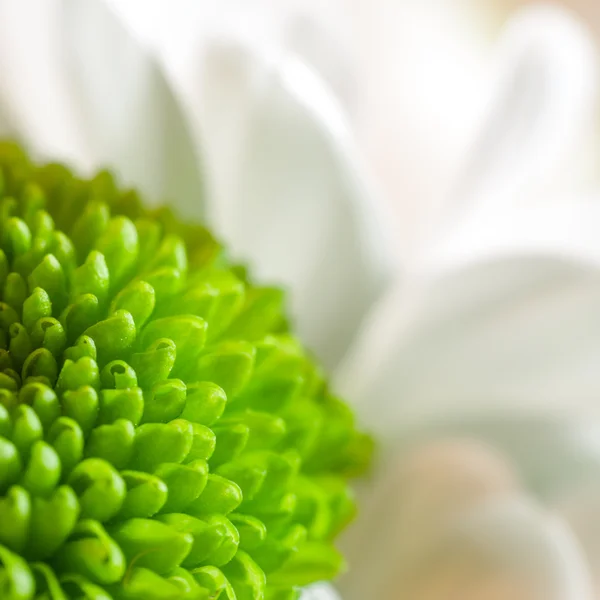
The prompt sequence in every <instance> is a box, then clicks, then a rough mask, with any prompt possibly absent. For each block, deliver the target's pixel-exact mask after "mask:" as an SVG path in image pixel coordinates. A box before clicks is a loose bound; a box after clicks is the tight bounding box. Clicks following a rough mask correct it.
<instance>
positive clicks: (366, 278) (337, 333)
mask: <svg viewBox="0 0 600 600" xmlns="http://www.w3.org/2000/svg"><path fill="white" fill-rule="evenodd" d="M200 87H201V89H202V90H203V95H204V97H203V101H202V103H201V105H199V109H200V111H201V112H202V114H203V115H204V116H205V117H206V118H205V126H204V131H205V139H206V149H207V160H208V162H209V165H210V166H211V168H212V170H213V174H214V180H213V183H214V192H215V194H214V199H215V201H214V203H213V204H211V206H210V213H209V216H210V218H211V219H212V220H213V222H214V224H215V225H216V226H217V228H218V230H219V231H220V232H221V233H222V234H223V236H224V238H225V239H227V240H228V242H229V243H230V244H231V247H232V249H233V251H234V252H235V253H236V254H238V255H239V256H244V257H245V258H247V259H249V261H250V263H251V264H252V265H254V266H255V268H256V271H257V275H258V277H260V278H261V279H262V280H263V281H264V280H271V281H274V282H276V283H282V284H284V285H285V286H287V287H289V288H290V289H291V291H292V307H293V314H294V317H296V319H297V324H298V330H299V332H300V334H301V336H302V337H303V339H305V340H306V341H307V342H308V344H309V345H310V346H311V347H312V348H314V349H315V350H316V351H317V353H318V354H319V355H320V357H321V358H322V359H323V360H324V361H325V362H326V363H327V364H328V365H329V366H331V365H333V364H335V363H336V362H337V360H339V358H340V357H341V356H342V355H343V353H344V351H345V349H346V347H347V345H348V344H349V342H350V340H351V339H352V336H353V334H354V332H355V330H356V328H357V326H358V324H359V323H360V322H361V320H362V318H363V316H364V315H365V313H366V312H367V311H368V309H369V307H370V306H371V304H372V302H373V301H374V300H375V299H376V298H377V297H378V295H379V294H380V292H381V290H382V288H383V286H384V285H385V283H386V280H387V275H388V264H387V263H386V260H385V250H386V242H385V238H384V235H383V233H382V231H381V219H380V218H379V215H378V212H379V207H378V205H377V199H376V197H375V195H374V193H373V190H372V189H371V187H370V185H369V183H368V181H367V178H366V177H365V175H364V174H363V173H362V172H361V170H360V167H359V165H358V161H357V157H356V152H355V148H354V145H353V142H352V140H351V138H350V136H349V134H348V132H347V130H346V127H345V123H344V122H343V119H342V117H341V111H340V109H339V108H338V107H337V105H336V103H335V101H334V100H333V98H332V97H331V95H330V94H329V92H328V90H327V89H326V88H325V87H324V86H323V84H322V83H321V81H320V80H319V79H318V77H316V76H315V75H314V73H313V72H312V71H311V70H310V69H309V68H308V67H307V66H306V65H304V64H303V63H302V62H300V61H298V60H297V59H295V58H289V57H288V58H286V57H280V58H279V59H275V60H267V58H266V57H265V56H264V55H263V54H261V53H260V52H258V51H257V49H256V48H249V47H244V46H241V45H235V44H233V43H232V44H228V43H222V45H221V47H218V46H216V45H215V46H213V48H212V50H211V51H210V52H209V53H208V54H207V57H206V60H205V62H204V68H203V70H202V83H201V85H200ZM209 115H213V116H214V118H213V119H210V120H209V118H208V116H209Z"/></svg>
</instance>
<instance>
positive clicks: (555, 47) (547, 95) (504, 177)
mask: <svg viewBox="0 0 600 600" xmlns="http://www.w3.org/2000/svg"><path fill="white" fill-rule="evenodd" d="M496 55H497V58H496V61H495V62H492V64H491V65H490V68H491V70H492V72H493V73H494V74H495V78H496V81H495V84H494V85H493V86H492V89H491V94H490V98H489V100H488V103H487V104H488V108H487V111H486V113H487V114H486V117H485V119H484V121H483V123H482V125H481V130H480V131H479V132H478V134H477V136H476V139H475V142H474V144H473V145H472V148H471V149H470V151H469V152H468V154H467V157H466V158H467V160H466V164H465V165H464V166H463V169H462V171H461V174H460V178H459V181H457V182H456V188H455V189H454V198H453V201H454V203H457V204H458V205H459V206H460V207H462V209H463V211H464V210H471V209H472V208H473V207H476V208H477V207H478V206H479V205H481V204H492V203H499V204H501V205H505V204H511V205H515V204H517V203H527V202H529V201H531V199H534V198H536V197H537V195H538V194H547V193H548V192H553V193H556V188H557V186H561V185H562V186H565V185H566V186H567V189H568V190H570V191H572V188H573V185H577V183H578V182H577V181H576V178H577V177H581V176H582V171H584V167H589V161H588V163H586V161H585V159H584V160H582V151H583V152H585V151H588V150H589V146H588V144H587V142H588V141H589V138H590V135H591V132H592V131H595V124H596V113H597V103H598V83H599V78H598V75H597V73H598V66H599V65H598V48H597V46H596V45H595V43H594V40H593V38H592V36H591V33H590V32H588V31H587V30H586V28H585V26H584V25H583V24H582V23H580V22H579V21H578V20H577V19H576V18H575V17H574V15H572V14H570V13H569V12H568V11H566V10H563V9H562V8H560V7H557V6H553V5H549V4H544V3H540V4H534V5H529V6H527V7H525V8H522V9H521V10H518V11H516V12H515V14H514V15H513V16H512V17H511V19H510V20H509V22H508V25H507V27H506V29H505V31H504V32H503V34H502V36H501V37H500V40H499V44H498V47H497V50H496Z"/></svg>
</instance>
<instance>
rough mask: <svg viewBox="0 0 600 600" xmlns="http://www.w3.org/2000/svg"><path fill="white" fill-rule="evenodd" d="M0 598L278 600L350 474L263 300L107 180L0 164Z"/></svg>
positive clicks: (311, 366) (321, 574)
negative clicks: (81, 177)
mask: <svg viewBox="0 0 600 600" xmlns="http://www.w3.org/2000/svg"><path fill="white" fill-rule="evenodd" d="M0 247H1V250H0V298H1V302H0V597H1V598H2V599H3V600H30V599H31V600H33V599H34V598H35V599H42V598H43V599H45V600H64V599H67V598H73V599H75V598H76V599H89V600H107V599H110V598H114V599H115V600H117V599H127V600H170V599H173V600H179V599H183V600H208V599H209V598H210V599H213V600H214V599H217V598H218V599H220V600H236V599H237V600H255V599H262V598H265V599H266V600H288V599H292V598H296V597H297V594H298V590H299V589H300V588H301V587H302V586H304V585H306V584H308V583H311V582H313V581H317V580H322V579H329V578H331V577H333V576H335V575H336V573H337V572H338V571H339V569H340V567H341V564H342V559H341V557H340V555H339V554H338V552H337V551H336V550H335V549H334V547H333V545H332V540H333V538H334V537H335V535H336V534H337V533H338V532H339V530H340V529H341V528H342V527H343V526H344V525H345V524H346V523H347V522H348V521H349V519H350V518H351V516H352V514H353V510H354V508H353V503H352V501H351V498H350V495H349V492H348V488H347V478H348V477H349V476H350V475H352V474H354V473H355V472H358V471H360V470H361V469H362V468H363V467H364V466H365V464H366V462H367V461H368V457H369V454H370V452H369V451H370V443H369V439H368V438H367V437H366V436H364V435H362V434H360V433H358V432H357V431H356V430H355V428H354V423H353V419H352V415H351V413H350V411H349V410H348V408H347V407H346V406H345V405H344V404H343V403H342V402H341V401H340V400H338V399H336V398H335V397H333V396H332V395H331V393H330V391H329V390H328V387H327V384H326V382H325V380H324V378H323V375H322V373H321V371H320V370H319V368H318V367H317V366H316V365H315V363H314V362H313V361H312V360H311V358H310V357H309V356H308V355H307V353H306V351H305V350H304V349H303V348H302V347H301V345H300V344H299V343H298V342H297V340H296V339H294V337H293V336H292V335H291V334H290V333H289V331H288V323H287V319H286V318H285V316H284V312H283V295H282V293H281V291H279V290H277V289H273V288H265V287H257V286H255V285H253V284H252V283H250V282H249V281H248V278H247V275H246V273H245V271H244V269H242V268H240V267H237V266H233V265H231V264H230V263H229V262H228V260H227V259H226V257H225V255H224V253H223V251H222V248H221V247H220V246H219V244H217V243H216V242H215V240H214V238H213V237H212V236H211V235H210V233H209V232H208V231H207V230H206V229H205V228H203V227H201V226H199V225H190V224H187V223H182V222H179V221H178V220H177V219H176V218H174V217H173V215H172V214H171V213H170V212H169V211H168V210H167V209H164V208H161V209H155V210H148V209H146V208H144V207H143V205H142V204H141V202H140V201H139V198H138V195H137V194H136V193H135V192H134V191H131V190H129V191H121V190H119V189H118V188H117V187H116V186H115V183H114V180H113V178H112V177H111V176H110V174H108V173H106V172H101V173H99V174H98V175H97V176H96V177H94V178H93V179H91V180H82V179H79V178H77V177H75V176H74V175H73V174H72V173H71V172H69V170H67V169H66V168H65V167H63V166H61V165H56V164H49V165H43V166H37V165H34V164H32V163H31V162H30V161H29V160H28V159H27V157H26V155H25V154H24V153H23V152H22V150H21V149H20V148H19V147H18V146H16V145H15V144H12V143H10V142H3V143H0Z"/></svg>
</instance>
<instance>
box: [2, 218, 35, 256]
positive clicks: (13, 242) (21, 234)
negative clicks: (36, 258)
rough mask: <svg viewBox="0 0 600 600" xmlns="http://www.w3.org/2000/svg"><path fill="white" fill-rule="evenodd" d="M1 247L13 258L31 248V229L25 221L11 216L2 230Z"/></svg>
mask: <svg viewBox="0 0 600 600" xmlns="http://www.w3.org/2000/svg"><path fill="white" fill-rule="evenodd" d="M2 247H3V248H4V249H5V250H6V252H7V253H8V255H9V256H12V257H13V258H14V257H16V256H19V255H21V254H25V252H27V251H28V250H29V248H31V231H29V227H27V224H26V223H25V221H22V220H21V219H19V218H17V217H11V218H10V219H8V220H7V221H6V223H5V224H4V227H3V231H2Z"/></svg>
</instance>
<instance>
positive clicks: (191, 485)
mask: <svg viewBox="0 0 600 600" xmlns="http://www.w3.org/2000/svg"><path fill="white" fill-rule="evenodd" d="M154 474H155V475H156V476H157V477H159V478H160V480H161V481H164V483H165V484H166V485H167V487H168V489H169V496H168V498H167V500H166V502H165V504H164V506H163V507H162V509H161V510H162V512H179V511H182V510H184V509H185V508H186V507H187V506H188V505H189V504H191V503H192V502H193V501H194V500H196V498H198V496H200V494H201V493H202V492H203V491H204V488H205V487H206V482H207V481H208V465H207V464H206V462H204V461H203V460H194V461H192V462H190V463H188V464H185V465H180V464H178V463H163V464H161V465H159V466H158V468H157V469H156V471H155V472H154Z"/></svg>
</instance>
